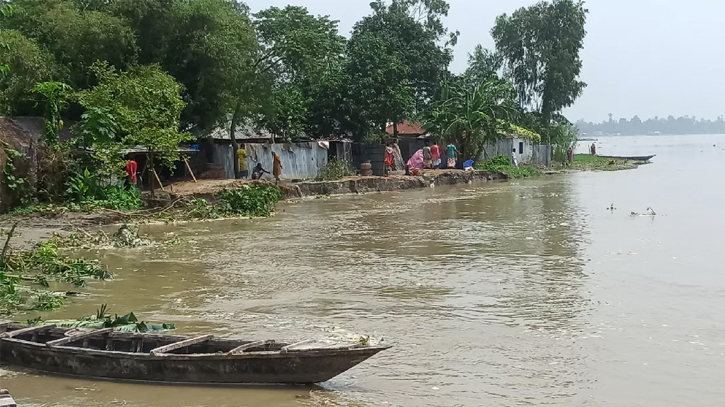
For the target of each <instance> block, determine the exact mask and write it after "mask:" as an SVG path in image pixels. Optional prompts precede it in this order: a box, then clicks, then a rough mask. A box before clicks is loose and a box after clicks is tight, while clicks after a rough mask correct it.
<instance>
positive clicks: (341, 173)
mask: <svg viewBox="0 0 725 407" xmlns="http://www.w3.org/2000/svg"><path fill="white" fill-rule="evenodd" d="M352 175H355V170H353V169H352V167H350V163H349V162H347V161H345V160H336V159H332V160H329V161H328V162H327V164H326V165H325V166H324V167H322V168H320V169H318V171H317V178H315V179H316V180H317V181H335V180H339V179H342V178H344V177H349V176H352Z"/></svg>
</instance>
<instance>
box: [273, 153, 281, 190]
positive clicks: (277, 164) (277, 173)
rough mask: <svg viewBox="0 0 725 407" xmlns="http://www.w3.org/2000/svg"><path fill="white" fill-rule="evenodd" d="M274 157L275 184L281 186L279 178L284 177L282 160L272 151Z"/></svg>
mask: <svg viewBox="0 0 725 407" xmlns="http://www.w3.org/2000/svg"><path fill="white" fill-rule="evenodd" d="M272 157H273V159H274V163H273V164H272V175H274V179H275V182H274V184H275V185H277V184H279V176H280V175H282V159H280V158H279V155H278V154H277V153H275V152H274V151H272Z"/></svg>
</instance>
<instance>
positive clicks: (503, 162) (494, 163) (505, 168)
mask: <svg viewBox="0 0 725 407" xmlns="http://www.w3.org/2000/svg"><path fill="white" fill-rule="evenodd" d="M475 167H476V169H477V170H484V171H495V172H501V173H504V174H506V175H507V176H508V177H509V178H513V179H515V178H532V177H537V176H540V175H541V174H542V173H541V171H540V170H539V169H538V168H534V167H527V166H519V167H518V168H514V166H513V165H511V158H510V157H506V156H504V155H497V156H496V157H493V158H491V159H490V160H487V161H485V162H482V163H480V164H479V163H476V165H475Z"/></svg>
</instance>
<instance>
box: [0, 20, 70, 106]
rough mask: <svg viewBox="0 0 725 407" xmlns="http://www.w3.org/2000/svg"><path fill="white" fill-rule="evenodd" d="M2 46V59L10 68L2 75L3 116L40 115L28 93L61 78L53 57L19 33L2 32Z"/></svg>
mask: <svg viewBox="0 0 725 407" xmlns="http://www.w3.org/2000/svg"><path fill="white" fill-rule="evenodd" d="M0 43H2V44H4V46H2V47H0V60H2V61H3V62H4V63H5V64H7V67H8V71H7V72H5V73H3V74H0V114H3V115H21V116H22V115H32V114H39V113H40V111H39V109H37V108H36V106H35V104H36V103H35V102H34V101H33V100H31V95H30V94H29V92H28V91H29V90H30V89H32V88H33V87H34V86H35V84H36V83H38V82H46V81H52V80H53V79H55V78H56V77H57V76H58V72H59V68H58V66H57V65H56V63H55V60H54V59H53V56H52V55H51V54H50V53H48V52H47V51H46V50H45V49H44V48H41V47H40V46H38V44H37V42H35V41H34V40H32V39H29V38H27V37H25V36H24V35H23V34H21V33H20V32H19V31H17V30H0Z"/></svg>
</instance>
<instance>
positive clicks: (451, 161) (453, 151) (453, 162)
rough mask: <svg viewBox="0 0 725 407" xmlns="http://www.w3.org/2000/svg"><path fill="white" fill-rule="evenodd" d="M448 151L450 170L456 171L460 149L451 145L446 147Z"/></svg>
mask: <svg viewBox="0 0 725 407" xmlns="http://www.w3.org/2000/svg"><path fill="white" fill-rule="evenodd" d="M446 150H447V151H448V168H450V169H454V168H456V154H458V149H457V148H456V146H455V145H453V143H451V144H449V145H448V146H447V147H446Z"/></svg>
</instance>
